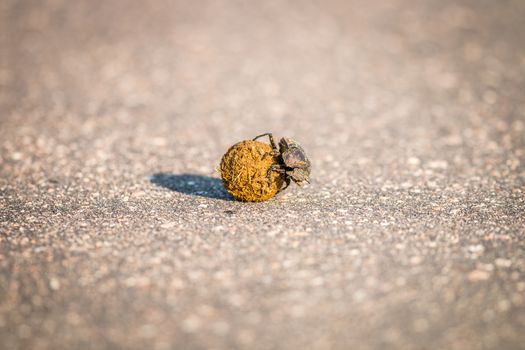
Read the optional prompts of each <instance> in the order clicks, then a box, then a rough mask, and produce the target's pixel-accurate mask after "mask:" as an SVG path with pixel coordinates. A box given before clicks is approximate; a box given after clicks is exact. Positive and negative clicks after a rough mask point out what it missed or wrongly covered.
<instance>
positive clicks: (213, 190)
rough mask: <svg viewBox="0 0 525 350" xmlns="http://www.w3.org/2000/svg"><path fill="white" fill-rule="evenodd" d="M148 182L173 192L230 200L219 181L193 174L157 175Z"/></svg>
mask: <svg viewBox="0 0 525 350" xmlns="http://www.w3.org/2000/svg"><path fill="white" fill-rule="evenodd" d="M150 182H151V183H152V184H155V185H157V186H161V187H164V188H167V189H170V190H172V191H175V192H180V193H184V194H189V195H192V196H201V197H207V198H214V199H223V200H232V198H231V197H230V195H229V194H228V192H226V190H225V189H224V187H223V186H222V181H221V179H217V178H214V177H210V176H204V175H195V174H170V173H157V174H154V175H152V176H151V177H150Z"/></svg>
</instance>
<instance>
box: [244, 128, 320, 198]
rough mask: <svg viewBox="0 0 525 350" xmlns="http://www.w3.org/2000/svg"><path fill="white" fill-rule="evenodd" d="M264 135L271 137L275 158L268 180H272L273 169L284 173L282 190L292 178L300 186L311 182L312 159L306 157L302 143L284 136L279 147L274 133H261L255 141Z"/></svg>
mask: <svg viewBox="0 0 525 350" xmlns="http://www.w3.org/2000/svg"><path fill="white" fill-rule="evenodd" d="M264 136H268V138H269V139H270V145H271V146H272V149H273V153H274V154H273V156H274V159H275V163H274V164H273V165H272V166H271V167H270V169H269V170H268V180H269V181H270V182H271V181H272V176H271V175H272V172H273V171H277V172H279V173H282V174H284V179H285V181H286V186H284V188H282V189H281V190H280V191H282V190H284V189H286V188H287V187H288V185H290V180H293V181H294V182H295V183H296V184H298V185H299V186H302V185H303V184H304V183H305V182H307V183H310V170H311V165H310V160H309V159H308V157H306V153H305V152H304V149H303V148H302V147H301V145H300V144H299V143H297V141H295V140H293V139H291V138H289V137H283V138H281V140H280V141H279V148H277V145H276V144H275V141H274V139H273V135H272V133H265V134H262V135H259V136H257V137H255V138H254V139H253V141H255V140H257V139H258V138H261V137H264Z"/></svg>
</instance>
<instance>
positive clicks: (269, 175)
mask: <svg viewBox="0 0 525 350" xmlns="http://www.w3.org/2000/svg"><path fill="white" fill-rule="evenodd" d="M274 171H276V172H278V173H281V174H284V173H286V170H284V169H283V168H281V166H280V165H279V164H272V165H271V166H270V169H268V172H267V173H266V177H267V178H268V183H269V184H272V173H273V172H274Z"/></svg>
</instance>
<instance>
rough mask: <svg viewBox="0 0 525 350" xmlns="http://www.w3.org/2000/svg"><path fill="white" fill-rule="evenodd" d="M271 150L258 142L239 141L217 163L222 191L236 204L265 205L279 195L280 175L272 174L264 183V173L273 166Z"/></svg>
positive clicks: (282, 181) (281, 183)
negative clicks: (236, 202) (222, 185)
mask: <svg viewBox="0 0 525 350" xmlns="http://www.w3.org/2000/svg"><path fill="white" fill-rule="evenodd" d="M274 157H275V155H274V153H273V151H272V147H271V146H270V145H268V144H266V143H262V142H259V141H241V142H239V143H236V144H235V145H233V146H231V147H230V149H228V151H227V152H226V153H225V154H224V156H223V157H222V160H221V166H220V170H221V177H222V182H223V184H224V188H225V189H226V190H227V191H228V192H229V193H230V194H231V195H232V196H233V197H234V198H235V199H237V200H240V201H244V202H262V201H266V200H268V199H270V198H272V197H273V196H275V195H276V194H277V192H279V190H280V189H281V187H282V186H283V184H284V181H285V180H284V175H283V174H281V173H278V172H276V171H273V172H272V174H271V177H272V181H271V183H270V181H268V175H267V174H268V170H269V169H270V166H271V165H272V164H274Z"/></svg>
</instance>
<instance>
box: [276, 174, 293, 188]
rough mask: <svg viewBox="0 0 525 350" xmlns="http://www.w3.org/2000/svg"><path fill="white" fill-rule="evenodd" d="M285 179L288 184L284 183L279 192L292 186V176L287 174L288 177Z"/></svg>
mask: <svg viewBox="0 0 525 350" xmlns="http://www.w3.org/2000/svg"><path fill="white" fill-rule="evenodd" d="M284 181H285V183H286V184H285V185H284V187H283V188H281V189H280V190H279V192H281V191H284V190H286V189H287V188H288V186H290V182H292V180H290V177H289V176H286V177H285V178H284Z"/></svg>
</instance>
